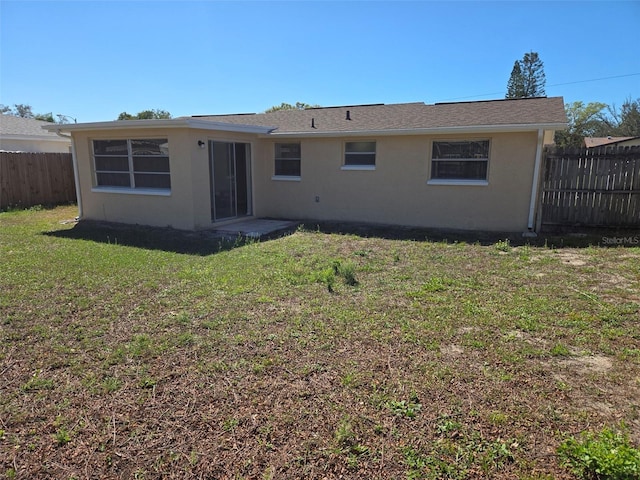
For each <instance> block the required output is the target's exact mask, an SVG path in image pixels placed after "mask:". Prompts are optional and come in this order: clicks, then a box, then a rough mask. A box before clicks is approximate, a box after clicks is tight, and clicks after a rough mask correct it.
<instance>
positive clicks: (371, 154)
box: [344, 142, 376, 167]
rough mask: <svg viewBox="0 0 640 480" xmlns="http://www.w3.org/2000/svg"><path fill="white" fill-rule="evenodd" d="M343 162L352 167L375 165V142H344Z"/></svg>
mask: <svg viewBox="0 0 640 480" xmlns="http://www.w3.org/2000/svg"><path fill="white" fill-rule="evenodd" d="M344 164H345V166H353V167H375V165H376V142H346V143H345V145H344Z"/></svg>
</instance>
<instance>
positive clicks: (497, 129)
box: [260, 123, 567, 138]
mask: <svg viewBox="0 0 640 480" xmlns="http://www.w3.org/2000/svg"><path fill="white" fill-rule="evenodd" d="M566 127H567V125H566V124H565V123H549V124H528V125H519V124H516V125H471V126H460V127H431V128H399V129H395V130H344V131H340V130H335V131H321V132H317V133H316V132H308V131H305V132H278V131H274V132H269V133H268V134H262V135H260V137H261V138H269V137H282V138H305V137H306V138H310V137H313V138H320V137H357V136H359V137H365V136H376V137H382V136H391V135H455V134H487V133H507V132H530V131H532V130H534V131H535V130H563V129H565V128H566Z"/></svg>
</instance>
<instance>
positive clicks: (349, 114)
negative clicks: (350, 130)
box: [346, 110, 351, 120]
mask: <svg viewBox="0 0 640 480" xmlns="http://www.w3.org/2000/svg"><path fill="white" fill-rule="evenodd" d="M346 119H347V120H351V112H350V111H349V110H347V118H346Z"/></svg>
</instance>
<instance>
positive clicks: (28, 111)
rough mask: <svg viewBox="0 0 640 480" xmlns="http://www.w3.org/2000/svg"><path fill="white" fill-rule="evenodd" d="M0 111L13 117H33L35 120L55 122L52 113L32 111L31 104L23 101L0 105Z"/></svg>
mask: <svg viewBox="0 0 640 480" xmlns="http://www.w3.org/2000/svg"><path fill="white" fill-rule="evenodd" d="M0 113H2V114H4V115H13V116H14V117H21V118H33V119H35V120H42V121H44V122H51V123H55V120H54V118H53V113H51V112H49V113H33V108H32V107H31V105H27V104H25V103H16V104H14V105H13V107H10V106H8V105H0Z"/></svg>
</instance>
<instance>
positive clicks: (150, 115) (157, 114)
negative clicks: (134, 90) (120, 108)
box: [118, 108, 171, 120]
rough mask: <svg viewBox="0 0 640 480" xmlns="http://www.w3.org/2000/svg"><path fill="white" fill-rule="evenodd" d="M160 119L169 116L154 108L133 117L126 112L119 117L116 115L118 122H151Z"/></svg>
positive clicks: (169, 116)
mask: <svg viewBox="0 0 640 480" xmlns="http://www.w3.org/2000/svg"><path fill="white" fill-rule="evenodd" d="M161 118H171V114H170V113H169V112H167V111H166V110H160V109H157V108H156V109H153V110H143V111H141V112H138V113H136V114H135V115H131V114H130V113H127V112H122V113H121V114H120V115H118V120H152V119H161Z"/></svg>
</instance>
